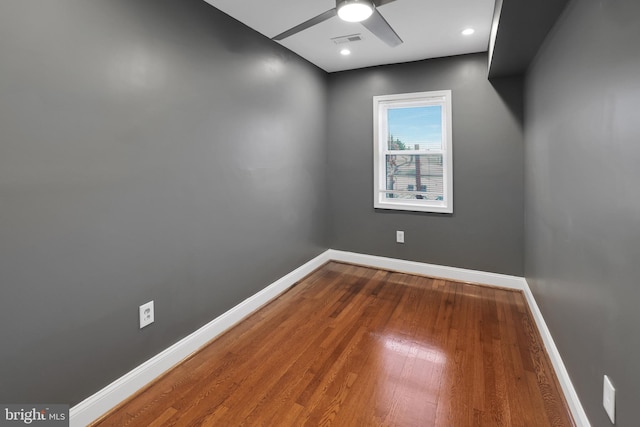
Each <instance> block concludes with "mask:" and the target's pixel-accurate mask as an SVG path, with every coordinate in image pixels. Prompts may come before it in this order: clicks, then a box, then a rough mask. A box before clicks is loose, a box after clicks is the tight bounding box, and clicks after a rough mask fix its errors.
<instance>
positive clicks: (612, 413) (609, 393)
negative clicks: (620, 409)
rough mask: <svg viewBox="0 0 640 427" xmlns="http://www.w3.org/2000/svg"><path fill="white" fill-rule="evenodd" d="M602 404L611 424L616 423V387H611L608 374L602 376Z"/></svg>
mask: <svg viewBox="0 0 640 427" xmlns="http://www.w3.org/2000/svg"><path fill="white" fill-rule="evenodd" d="M602 406H604V410H605V411H607V415H609V419H610V420H611V423H612V424H615V423H616V389H615V388H613V384H611V380H610V379H609V377H608V376H606V375H605V376H604V385H603V386H602Z"/></svg>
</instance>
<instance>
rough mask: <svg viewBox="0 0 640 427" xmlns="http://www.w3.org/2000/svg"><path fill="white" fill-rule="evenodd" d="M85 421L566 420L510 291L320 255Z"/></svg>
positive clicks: (538, 425) (521, 306) (538, 423)
mask: <svg viewBox="0 0 640 427" xmlns="http://www.w3.org/2000/svg"><path fill="white" fill-rule="evenodd" d="M94 425H95V426H100V427H106V426H118V427H122V426H173V425H176V426H330V425H333V426H348V427H350V426H456V427H457V426H491V427H495V426H509V427H517V426H523V427H524V426H526V427H531V426H535V427H542V426H573V425H574V422H573V420H572V418H571V416H570V414H569V411H568V409H567V405H566V402H565V400H564V397H563V396H562V394H561V392H560V388H559V385H558V383H557V379H556V377H555V374H554V372H553V369H552V367H551V364H550V362H549V359H548V356H547V354H546V352H545V350H544V347H543V344H542V341H541V338H540V336H539V334H538V332H537V330H536V329H535V326H534V323H533V319H532V317H531V315H530V313H529V310H528V308H527V306H526V303H525V300H524V296H523V295H522V293H521V292H517V291H511V290H503V289H496V288H491V287H485V286H478V285H470V284H463V283H456V282H449V281H445V280H438V279H431V278H427V277H421V276H414V275H409V274H402V273H395V272H390V271H384V270H377V269H372V268H365V267H360V266H354V265H349V264H341V263H336V262H330V263H328V264H326V265H325V266H323V267H321V268H320V269H318V270H316V271H315V272H314V273H312V274H311V275H309V276H307V277H306V278H305V279H304V280H302V281H301V282H300V283H298V284H297V285H296V286H294V287H293V288H292V289H290V290H289V291H287V292H286V293H284V294H283V295H281V296H280V297H279V298H277V299H276V300H274V301H273V302H271V303H270V304H269V305H267V306H266V307H264V308H263V309H261V310H260V311H258V312H256V313H255V314H254V315H252V316H251V317H249V318H248V319H246V320H245V321H243V322H241V323H240V324H239V325H238V326H236V327H235V328H233V329H232V330H230V331H229V332H227V333H226V334H224V335H222V336H221V337H219V338H218V339H216V340H214V341H212V342H211V343H210V344H208V345H207V346H206V347H204V348H203V349H202V350H201V351H199V352H198V353H196V354H195V355H193V356H192V357H190V358H188V359H187V360H185V361H184V362H183V363H181V364H180V365H178V366H177V367H175V368H174V369H173V370H171V371H170V372H169V373H167V374H165V375H164V376H162V377H161V378H159V379H158V380H156V381H155V382H154V383H153V384H152V385H151V386H150V387H148V388H147V389H145V390H144V391H142V392H141V393H139V394H137V395H136V396H134V397H133V398H131V399H129V400H128V401H127V402H125V403H124V404H122V405H121V406H120V407H118V408H116V409H115V410H114V411H112V412H111V413H109V414H108V415H107V416H105V417H103V418H102V419H101V420H99V421H98V422H97V423H95V424H94Z"/></svg>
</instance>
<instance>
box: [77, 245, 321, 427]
mask: <svg viewBox="0 0 640 427" xmlns="http://www.w3.org/2000/svg"><path fill="white" fill-rule="evenodd" d="M327 261H329V256H328V251H325V252H323V253H322V254H320V255H318V256H317V257H315V258H314V259H312V260H311V261H309V262H307V263H306V264H304V265H302V266H300V267H298V268H297V269H295V270H294V271H292V272H291V273H289V274H287V275H286V276H284V277H282V278H280V279H278V280H277V281H275V282H273V283H272V284H271V285H269V286H267V287H266V288H264V289H263V290H261V291H260V292H258V293H257V294H255V295H253V296H251V297H249V298H247V299H246V300H244V301H243V302H241V303H240V304H238V305H237V306H235V307H233V308H232V309H230V310H229V311H227V312H225V313H224V314H222V315H220V316H219V317H216V318H215V319H214V320H212V321H211V322H209V323H207V324H206V325H204V326H203V327H201V328H200V329H198V330H197V331H195V332H193V333H192V334H190V335H188V336H187V337H185V338H183V339H181V340H180V341H178V342H177V343H175V344H174V345H172V346H171V347H169V348H167V349H166V350H164V351H162V352H161V353H158V354H157V355H155V356H154V357H152V358H151V359H149V360H147V361H146V362H144V363H143V364H141V365H140V366H138V367H136V368H134V369H133V370H132V371H130V372H128V373H127V374H125V375H123V376H122V377H120V378H118V379H117V380H115V381H114V382H112V383H111V384H109V385H108V386H106V387H105V388H103V389H102V390H100V391H98V392H97V393H95V394H94V395H92V396H90V397H88V398H87V399H85V400H83V401H82V402H80V403H79V404H77V405H75V406H74V407H73V408H71V410H70V411H69V418H70V425H71V427H84V426H86V425H88V424H90V423H92V422H94V421H96V420H97V419H98V418H100V417H101V416H103V415H104V414H106V413H107V412H109V411H110V410H111V409H112V408H114V407H115V406H117V405H118V404H119V403H121V402H122V401H124V400H125V399H127V398H128V397H129V396H131V395H133V394H134V393H135V392H137V391H138V390H140V389H141V388H143V387H145V386H146V385H147V384H149V383H150V382H151V381H153V380H154V379H156V378H157V377H159V376H160V375H162V374H163V373H164V372H166V371H167V370H169V369H171V368H172V367H173V366H175V365H176V364H177V363H179V362H180V361H182V360H183V359H184V358H186V357H187V356H189V355H190V354H192V353H193V352H195V351H197V350H198V349H199V348H200V347H202V346H203V345H205V344H206V343H208V342H209V341H211V340H212V339H214V338H215V337H217V336H218V335H220V334H222V333H223V332H225V331H226V330H228V329H229V328H231V327H232V326H234V325H235V324H236V323H238V322H240V321H241V320H242V319H244V318H245V317H247V316H249V315H250V314H251V313H253V312H254V311H256V310H258V309H259V308H260V307H262V306H263V305H265V304H266V303H268V302H269V301H271V300H272V299H274V298H276V297H277V296H278V295H280V294H281V293H282V292H284V291H286V290H287V289H289V288H290V287H291V286H293V285H294V284H295V283H296V282H298V281H299V280H301V279H303V278H304V277H305V276H306V275H308V274H309V273H311V272H312V271H314V270H315V269H317V268H318V267H320V266H322V265H323V264H324V263H326V262H327Z"/></svg>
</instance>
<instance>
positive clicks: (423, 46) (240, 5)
mask: <svg viewBox="0 0 640 427" xmlns="http://www.w3.org/2000/svg"><path fill="white" fill-rule="evenodd" d="M205 1H206V2H207V3H209V4H211V5H213V6H214V7H216V8H217V9H220V10H221V11H223V12H224V13H226V14H227V15H230V16H232V17H233V18H235V19H237V20H238V21H240V22H242V23H244V24H245V25H247V26H249V27H251V28H253V29H254V30H256V31H258V32H260V33H262V34H264V35H265V36H267V37H269V38H272V37H274V36H276V35H278V34H280V33H282V32H284V31H286V30H288V29H289V28H291V27H294V26H296V25H298V24H300V23H302V22H304V21H306V20H308V19H310V18H313V17H315V16H317V15H319V14H321V13H322V12H325V11H327V10H329V9H331V8H334V7H335V5H336V4H335V0H259V1H258V0H205ZM494 3H495V0H396V1H395V2H393V3H389V4H386V5H384V6H381V7H380V8H379V9H378V10H379V12H380V13H381V14H382V15H383V16H384V18H385V19H386V20H387V22H389V24H390V25H391V26H392V27H393V29H394V30H395V31H396V33H398V35H399V36H400V38H402V40H403V41H404V43H403V44H401V45H400V46H397V47H389V46H387V45H386V44H385V43H384V42H382V41H380V40H379V39H378V38H377V37H375V36H374V35H373V34H371V33H370V32H369V31H368V30H367V29H366V28H365V27H363V26H362V25H361V24H357V23H348V22H344V21H342V20H340V18H338V17H337V16H336V17H333V18H331V19H329V20H328V21H325V22H322V23H320V24H318V25H316V26H314V27H311V28H308V29H306V30H304V31H302V32H300V33H297V34H295V35H293V36H291V37H289V38H286V39H284V40H282V41H281V42H278V43H280V44H282V45H283V46H285V47H286V48H288V49H290V50H292V51H293V52H295V53H297V54H298V55H300V56H302V57H303V58H305V59H307V60H308V61H309V62H312V63H313V64H315V65H317V66H318V67H320V68H322V69H323V70H325V71H327V72H334V71H343V70H350V69H355V68H362V67H369V66H373V65H383V64H393V63H399V62H408V61H416V60H420V59H427V58H436V57H443V56H452V55H462V54H467V53H475V52H485V51H486V50H487V49H488V46H489V35H490V32H491V21H492V18H493V8H494ZM468 27H471V28H474V29H475V30H476V31H475V33H474V34H473V35H471V36H463V35H462V34H461V31H462V30H463V29H465V28H468ZM352 34H360V35H361V37H362V40H361V41H357V42H353V43H349V45H348V47H349V49H350V50H351V51H352V54H351V55H349V56H346V57H345V56H342V55H340V53H339V52H340V49H341V48H342V47H344V45H340V46H338V45H336V44H335V43H334V42H333V41H332V40H331V39H332V38H334V37H340V36H346V35H352Z"/></svg>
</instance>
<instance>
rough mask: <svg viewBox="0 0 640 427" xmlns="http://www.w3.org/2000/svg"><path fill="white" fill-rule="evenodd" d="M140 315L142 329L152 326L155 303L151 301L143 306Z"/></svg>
mask: <svg viewBox="0 0 640 427" xmlns="http://www.w3.org/2000/svg"><path fill="white" fill-rule="evenodd" d="M139 314H140V329H142V328H144V327H145V326H149V325H150V324H152V323H153V321H154V309H153V301H149V302H148V303H146V304H142V305H141V306H140V309H139Z"/></svg>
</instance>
